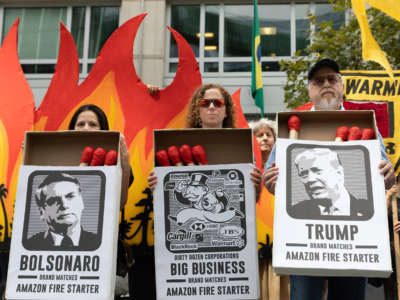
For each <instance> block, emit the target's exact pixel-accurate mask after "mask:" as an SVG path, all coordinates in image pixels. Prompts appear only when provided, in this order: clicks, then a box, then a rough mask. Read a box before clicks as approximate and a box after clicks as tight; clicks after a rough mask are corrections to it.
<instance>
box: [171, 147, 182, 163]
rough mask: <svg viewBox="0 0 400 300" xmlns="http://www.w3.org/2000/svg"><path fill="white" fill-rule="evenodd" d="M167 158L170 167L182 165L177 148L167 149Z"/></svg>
mask: <svg viewBox="0 0 400 300" xmlns="http://www.w3.org/2000/svg"><path fill="white" fill-rule="evenodd" d="M168 157H169V159H170V160H171V162H172V165H174V166H181V165H183V163H182V160H181V156H180V154H179V150H178V147H177V146H170V147H169V148H168Z"/></svg>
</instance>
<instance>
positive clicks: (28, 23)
mask: <svg viewBox="0 0 400 300" xmlns="http://www.w3.org/2000/svg"><path fill="white" fill-rule="evenodd" d="M0 12H3V20H4V21H3V24H0V26H2V28H1V31H0V32H1V33H2V36H1V37H2V41H3V40H4V38H5V37H6V35H7V33H8V31H9V29H10V27H11V26H12V24H13V23H14V22H15V20H16V19H17V18H18V17H19V19H20V22H19V36H18V55H19V58H20V62H21V65H22V68H23V70H24V72H25V74H52V73H53V72H54V68H55V65H56V63H57V56H58V47H59V43H60V25H59V23H60V22H63V23H64V24H65V25H66V26H67V28H69V30H70V32H71V34H72V36H73V38H74V40H75V44H76V48H77V51H78V55H79V62H80V73H81V75H83V76H86V75H87V74H88V72H89V71H90V67H91V66H92V65H93V63H94V62H95V60H96V57H97V55H98V53H99V51H100V50H101V47H102V46H103V45H104V43H105V42H106V40H107V38H108V37H109V36H110V35H111V33H112V32H113V31H114V30H115V29H116V28H118V20H119V7H101V6H76V7H71V6H68V7H24V8H21V7H4V8H3V10H1V11H0ZM0 19H1V16H0Z"/></svg>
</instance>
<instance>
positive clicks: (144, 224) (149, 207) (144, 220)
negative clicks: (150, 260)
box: [124, 188, 153, 246]
mask: <svg viewBox="0 0 400 300" xmlns="http://www.w3.org/2000/svg"><path fill="white" fill-rule="evenodd" d="M143 194H145V195H146V197H145V198H143V199H141V200H140V201H139V202H138V203H136V204H135V206H143V211H142V212H140V213H138V214H137V215H136V216H134V217H133V218H131V219H130V220H131V221H137V220H138V221H140V224H139V226H138V227H137V229H136V231H135V232H134V233H132V234H131V235H130V236H126V238H127V239H129V240H130V239H132V238H133V237H135V236H136V235H137V234H138V233H139V231H140V229H142V239H141V242H140V245H141V246H147V245H148V244H147V230H148V224H149V221H150V220H151V218H150V213H151V212H152V211H153V195H152V193H151V191H150V189H149V188H146V189H145V190H144V191H143ZM124 222H125V221H124ZM126 223H127V224H126V225H125V226H129V228H130V226H131V224H132V223H130V222H129V223H128V222H126Z"/></svg>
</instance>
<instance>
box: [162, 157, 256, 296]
mask: <svg viewBox="0 0 400 300" xmlns="http://www.w3.org/2000/svg"><path fill="white" fill-rule="evenodd" d="M252 170H253V166H252V164H227V165H205V166H184V167H157V168H155V173H156V175H157V176H158V184H157V187H156V189H155V192H154V199H155V201H154V220H155V224H154V231H155V235H154V236H155V259H156V280H157V299H159V300H163V299H176V298H177V297H179V298H180V299H182V298H185V297H186V298H189V297H190V299H258V297H259V277H258V259H257V240H256V221H255V220H256V218H255V195H254V186H253V183H252V182H251V181H250V172H251V171H252Z"/></svg>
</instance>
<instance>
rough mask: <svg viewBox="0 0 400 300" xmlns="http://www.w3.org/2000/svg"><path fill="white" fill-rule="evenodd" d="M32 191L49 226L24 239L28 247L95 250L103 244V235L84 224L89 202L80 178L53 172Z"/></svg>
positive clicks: (43, 219)
mask: <svg viewBox="0 0 400 300" xmlns="http://www.w3.org/2000/svg"><path fill="white" fill-rule="evenodd" d="M32 193H33V198H34V199H35V202H36V205H37V208H38V209H39V216H40V219H41V220H42V221H43V222H44V223H45V225H46V227H47V230H45V231H41V232H39V233H36V234H34V235H32V236H31V237H30V238H28V239H27V240H26V241H25V242H24V246H25V247H26V248H27V249H29V250H94V249H96V248H97V247H98V246H99V244H100V241H101V239H100V236H99V235H98V234H95V233H92V232H90V231H86V230H85V229H84V228H83V226H82V224H81V218H82V212H83V210H84V209H85V205H84V201H83V197H82V189H81V184H80V182H79V180H78V179H77V178H75V177H74V176H71V175H69V174H66V173H63V172H58V171H53V172H49V173H48V175H47V176H46V177H44V180H43V181H42V182H41V183H40V184H39V185H38V187H37V189H36V191H32Z"/></svg>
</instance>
